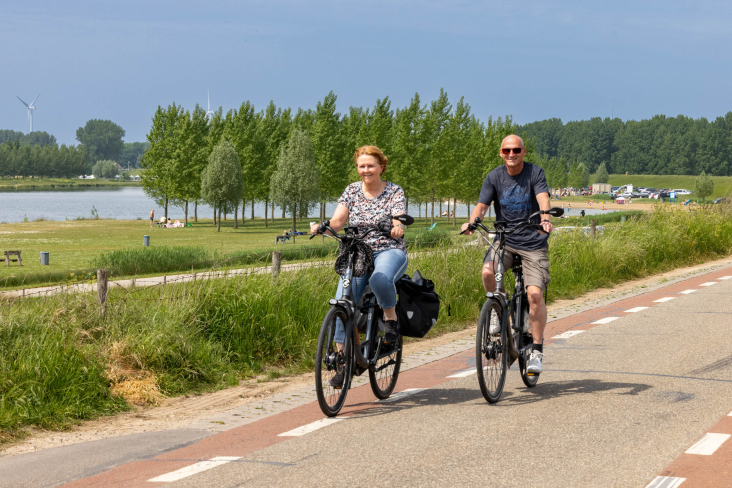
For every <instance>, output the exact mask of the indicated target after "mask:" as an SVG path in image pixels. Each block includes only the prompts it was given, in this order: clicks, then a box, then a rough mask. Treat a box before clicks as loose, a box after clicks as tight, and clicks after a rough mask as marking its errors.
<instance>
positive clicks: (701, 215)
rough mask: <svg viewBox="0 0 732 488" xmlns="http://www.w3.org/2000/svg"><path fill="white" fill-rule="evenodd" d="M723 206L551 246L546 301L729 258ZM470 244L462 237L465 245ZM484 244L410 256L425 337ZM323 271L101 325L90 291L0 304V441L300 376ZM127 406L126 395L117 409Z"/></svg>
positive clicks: (135, 309) (115, 306)
mask: <svg viewBox="0 0 732 488" xmlns="http://www.w3.org/2000/svg"><path fill="white" fill-rule="evenodd" d="M731 216H732V211H731V210H730V209H729V208H716V209H714V210H700V211H696V212H693V213H687V212H667V211H663V210H661V211H658V212H653V213H649V214H642V215H638V216H636V217H634V218H632V219H630V220H629V221H628V222H626V223H625V224H607V226H606V230H605V233H604V234H602V235H600V236H598V237H597V238H596V239H592V238H590V237H588V236H586V235H584V234H583V233H581V232H573V233H565V234H559V235H556V236H554V237H553V238H552V246H551V255H550V259H551V263H552V284H551V286H550V288H549V296H550V300H552V299H556V298H560V297H561V298H570V297H575V296H578V295H581V294H582V293H584V292H587V291H589V290H592V289H596V288H598V287H607V286H612V285H613V284H614V283H619V282H623V281H626V280H629V279H633V278H638V277H642V276H646V275H650V274H653V273H658V272H662V271H666V270H669V269H673V268H675V267H678V266H686V265H690V264H694V263H699V262H703V261H705V260H709V259H714V258H718V257H721V256H726V255H728V254H729V253H730V252H731V250H732V219H731V218H730V217H731ZM470 239H472V238H466V240H470ZM482 256H483V249H480V248H477V247H473V246H466V247H463V246H459V247H458V248H457V252H456V248H450V249H448V248H438V249H437V250H435V251H433V252H431V253H420V254H419V255H418V256H417V257H415V258H414V259H412V260H411V262H410V266H409V272H410V273H411V272H413V271H414V270H415V269H419V270H420V271H422V272H423V273H424V274H425V276H427V277H429V278H432V279H433V280H434V281H435V283H436V285H437V290H438V292H439V293H440V294H441V295H442V296H443V297H444V298H445V300H446V301H447V302H448V303H450V305H451V308H452V316H451V317H447V315H446V313H444V312H445V308H446V307H445V308H443V313H442V315H441V317H440V320H439V322H438V325H436V326H435V329H434V331H433V332H432V333H431V334H430V335H431V336H434V335H435V334H439V333H444V332H447V331H451V330H456V329H460V328H462V327H464V326H465V324H466V322H471V321H473V320H475V318H476V317H477V314H478V310H479V307H480V305H481V303H482V291H481V290H482V287H481V284H480V278H479V269H480V264H481V260H482ZM335 288H336V277H335V275H334V274H333V271H332V269H331V268H329V267H328V268H313V269H308V270H303V271H298V272H292V273H283V274H281V275H280V277H279V278H278V279H277V280H272V278H271V277H270V276H263V275H252V276H249V277H245V278H235V279H221V280H210V281H199V282H194V283H186V284H179V285H168V286H167V287H153V288H138V289H132V290H113V291H112V292H111V293H110V297H109V303H108V309H107V313H106V316H103V315H102V314H101V313H100V312H99V310H98V307H97V305H96V301H95V300H96V299H95V297H94V296H93V295H92V294H87V295H63V296H54V297H51V298H48V299H45V300H43V299H38V300H25V301H16V302H14V303H9V304H5V305H3V306H0V324H1V325H0V438H2V437H3V436H4V437H5V439H6V440H7V439H12V438H14V437H15V436H17V435H22V428H23V426H26V425H37V426H42V427H46V428H63V427H65V426H67V425H69V424H70V423H73V422H76V421H78V420H79V419H85V418H92V417H95V416H98V415H105V414H112V413H114V412H118V411H121V410H124V409H125V408H128V405H129V404H128V401H131V402H138V403H154V402H155V401H156V399H159V398H160V397H161V396H166V395H176V394H181V393H185V392H193V391H204V390H210V389H216V388H222V387H226V386H228V385H234V384H236V383H237V382H238V381H239V380H240V379H241V378H245V377H249V376H251V375H254V374H261V373H262V372H263V371H264V372H270V374H271V375H273V376H276V375H279V374H280V373H281V372H283V371H284V372H297V371H307V370H310V369H311V368H312V366H313V364H312V358H313V355H314V349H315V341H316V337H317V332H318V329H319V326H320V321H321V320H322V317H323V315H324V314H325V312H326V310H327V307H328V305H327V300H328V299H329V298H331V297H332V295H333V294H334V292H335ZM126 399H127V400H126Z"/></svg>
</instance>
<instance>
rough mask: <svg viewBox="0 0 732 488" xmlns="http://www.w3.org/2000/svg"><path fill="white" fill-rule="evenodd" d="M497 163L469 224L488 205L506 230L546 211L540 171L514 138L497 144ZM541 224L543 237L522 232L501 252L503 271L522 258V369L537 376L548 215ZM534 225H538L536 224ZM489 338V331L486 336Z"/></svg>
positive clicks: (491, 284) (490, 286) (489, 271)
mask: <svg viewBox="0 0 732 488" xmlns="http://www.w3.org/2000/svg"><path fill="white" fill-rule="evenodd" d="M500 155H501V158H503V161H504V162H505V163H506V164H505V165H501V166H499V167H498V168H496V169H494V170H493V171H491V172H490V173H488V176H486V178H485V181H484V182H483V188H482V189H481V190H480V197H479V199H478V204H477V205H476V206H475V209H473V212H472V214H471V215H470V222H474V221H475V218H476V217H479V218H480V219H483V216H484V215H485V213H486V212H487V211H488V206H489V205H490V203H491V202H493V207H494V209H495V213H496V220H502V221H505V222H507V223H508V229H511V228H514V227H515V226H516V225H517V224H518V223H520V222H525V221H527V220H528V219H529V216H530V215H531V214H532V213H534V212H536V211H538V210H549V209H550V208H551V204H550V201H549V187H548V186H547V183H546V177H545V176H544V170H542V169H541V168H540V167H539V166H536V165H533V164H531V163H526V162H524V156H526V147H525V146H524V141H523V140H522V139H521V138H520V137H519V136H515V135H513V136H508V137H506V138H505V139H503V142H501V154H500ZM540 217H541V219H536V223H541V226H542V227H543V229H544V232H539V231H537V230H535V229H530V228H528V227H524V228H523V229H521V230H520V231H519V232H517V233H515V234H511V235H509V236H506V252H505V254H504V266H505V268H506V269H510V268H511V266H512V264H513V255H514V254H518V255H519V256H521V261H522V263H523V269H524V283H525V285H526V292H527V294H528V296H529V325H530V327H531V335H532V336H533V339H534V344H533V346H532V351H531V356H530V358H529V362H528V365H527V368H526V371H527V372H528V373H541V372H542V364H541V363H542V360H543V358H544V348H543V342H544V328H545V327H546V304H545V303H544V296H543V293H544V290H546V287H547V285H548V284H549V258H548V256H547V252H548V250H549V247H548V244H547V241H548V239H549V233H550V232H551V231H552V229H553V227H552V224H551V219H550V216H549V215H548V214H542V215H541V216H540ZM539 220H540V221H541V222H539ZM468 225H469V223H467V222H466V223H465V224H463V227H462V229H463V231H467V232H466V233H467V234H472V232H470V231H468ZM494 257H495V256H494V251H493V250H492V249H489V250H488V251H487V252H486V254H485V258H484V260H483V287H484V288H485V291H486V292H493V291H494V290H495V287H496V280H495V273H494V269H493V260H494ZM491 333H493V331H491Z"/></svg>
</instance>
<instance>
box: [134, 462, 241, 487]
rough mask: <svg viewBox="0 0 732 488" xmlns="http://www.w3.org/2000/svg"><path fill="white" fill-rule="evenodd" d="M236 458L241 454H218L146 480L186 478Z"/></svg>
mask: <svg viewBox="0 0 732 488" xmlns="http://www.w3.org/2000/svg"><path fill="white" fill-rule="evenodd" d="M237 459H241V456H218V457H215V458H211V459H210V460H208V461H201V462H200V463H196V464H191V465H190V466H186V467H185V468H180V469H178V470H176V471H171V472H170V473H166V474H162V475H160V476H158V477H156V478H152V479H149V480H147V481H149V482H152V483H170V482H171V481H178V480H182V479H183V478H187V477H188V476H193V475H194V474H197V473H201V472H203V471H208V470H209V469H211V468H215V467H216V466H221V465H222V464H226V463H228V462H231V461H236V460H237Z"/></svg>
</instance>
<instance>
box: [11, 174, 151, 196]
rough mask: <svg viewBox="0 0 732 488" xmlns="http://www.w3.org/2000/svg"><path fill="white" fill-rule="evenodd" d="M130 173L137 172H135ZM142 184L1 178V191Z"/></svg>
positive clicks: (133, 183)
mask: <svg viewBox="0 0 732 488" xmlns="http://www.w3.org/2000/svg"><path fill="white" fill-rule="evenodd" d="M130 173H133V174H136V173H134V172H130ZM140 185H141V183H140V182H139V181H138V182H134V181H114V180H112V181H107V180H80V179H77V178H0V191H13V190H39V189H44V188H45V189H50V188H95V187H99V186H105V187H106V186H140Z"/></svg>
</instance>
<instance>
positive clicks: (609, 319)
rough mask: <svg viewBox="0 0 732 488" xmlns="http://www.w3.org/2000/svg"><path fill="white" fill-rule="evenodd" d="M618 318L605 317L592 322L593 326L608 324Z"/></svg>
mask: <svg viewBox="0 0 732 488" xmlns="http://www.w3.org/2000/svg"><path fill="white" fill-rule="evenodd" d="M619 318H620V317H605V318H604V319H600V320H596V321H594V322H592V324H593V325H595V324H607V323H608V322H612V321H613V320H618V319H619Z"/></svg>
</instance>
